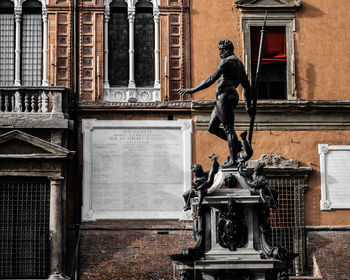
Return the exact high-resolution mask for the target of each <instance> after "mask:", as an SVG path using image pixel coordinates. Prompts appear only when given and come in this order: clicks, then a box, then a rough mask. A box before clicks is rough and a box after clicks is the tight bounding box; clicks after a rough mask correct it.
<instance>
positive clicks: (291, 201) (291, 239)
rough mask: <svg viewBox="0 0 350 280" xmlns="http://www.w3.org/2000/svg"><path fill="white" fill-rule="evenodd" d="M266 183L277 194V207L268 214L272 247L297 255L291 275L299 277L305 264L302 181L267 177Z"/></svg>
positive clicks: (300, 179) (303, 183)
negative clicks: (281, 248)
mask: <svg viewBox="0 0 350 280" xmlns="http://www.w3.org/2000/svg"><path fill="white" fill-rule="evenodd" d="M268 182H269V186H270V187H272V188H274V189H276V190H277V191H278V192H279V195H278V201H277V204H278V207H277V209H276V210H272V211H271V213H270V224H271V243H272V246H281V247H283V248H285V249H287V251H289V252H295V253H298V254H299V256H298V257H297V258H296V259H295V260H294V267H293V269H292V271H291V273H293V274H297V275H300V274H302V273H303V272H304V263H305V232H304V185H305V182H304V179H303V178H288V179H286V178H273V177H269V178H268Z"/></svg>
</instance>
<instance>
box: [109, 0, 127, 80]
mask: <svg viewBox="0 0 350 280" xmlns="http://www.w3.org/2000/svg"><path fill="white" fill-rule="evenodd" d="M113 4H114V5H113V6H112V5H111V13H110V19H109V30H108V49H109V55H108V68H109V69H108V80H109V83H110V85H112V86H125V87H126V86H128V81H129V22H128V14H127V6H126V3H125V2H124V1H119V2H118V1H117V2H113Z"/></svg>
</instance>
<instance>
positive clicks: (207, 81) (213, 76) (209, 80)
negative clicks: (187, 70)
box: [179, 61, 223, 96]
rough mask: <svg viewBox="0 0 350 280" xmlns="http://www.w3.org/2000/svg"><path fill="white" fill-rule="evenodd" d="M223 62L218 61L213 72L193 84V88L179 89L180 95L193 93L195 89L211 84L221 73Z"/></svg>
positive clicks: (204, 87) (198, 89)
mask: <svg viewBox="0 0 350 280" xmlns="http://www.w3.org/2000/svg"><path fill="white" fill-rule="evenodd" d="M222 65H223V62H222V61H220V63H219V65H218V67H217V68H216V69H215V71H214V73H213V74H211V75H210V76H209V77H207V78H206V79H204V80H203V81H201V82H200V83H199V84H198V85H197V86H195V87H194V88H185V89H180V90H179V94H181V95H182V96H185V95H186V93H189V94H192V93H195V92H197V91H200V90H203V89H206V88H208V87H210V86H211V85H212V84H214V83H215V82H216V81H217V80H218V79H219V78H220V76H221V75H222V68H223V66H222Z"/></svg>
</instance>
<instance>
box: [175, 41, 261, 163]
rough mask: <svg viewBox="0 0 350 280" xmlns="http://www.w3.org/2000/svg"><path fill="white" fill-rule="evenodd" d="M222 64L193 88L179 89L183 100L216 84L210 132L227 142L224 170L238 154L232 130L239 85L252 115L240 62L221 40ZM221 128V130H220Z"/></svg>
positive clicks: (248, 93)
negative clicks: (228, 153) (228, 154)
mask: <svg viewBox="0 0 350 280" xmlns="http://www.w3.org/2000/svg"><path fill="white" fill-rule="evenodd" d="M218 48H219V53H220V58H221V61H220V62H219V65H218V66H217V68H216V70H215V71H214V73H213V74H211V75H210V76H209V77H207V78H206V79H204V80H203V81H202V82H200V83H199V84H198V85H197V86H195V87H194V88H189V89H180V90H179V93H180V94H181V95H182V96H185V95H186V94H187V93H188V94H193V93H195V92H197V91H200V90H203V89H206V88H208V87H210V86H211V85H212V84H214V83H215V81H218V87H217V89H216V105H215V108H214V110H213V112H212V114H211V119H210V122H209V128H208V130H209V132H210V133H212V134H215V135H216V136H218V137H220V138H221V139H223V140H225V141H227V143H228V149H229V152H230V159H229V161H228V162H227V163H226V164H225V167H230V166H234V165H235V164H236V158H237V154H238V153H239V152H240V150H241V147H239V144H240V143H239V140H238V137H237V134H236V132H235V130H234V109H235V108H236V106H237V104H238V101H239V96H238V93H237V91H236V88H237V87H238V86H239V85H240V84H241V85H242V86H243V88H244V92H243V93H244V96H245V101H246V110H247V111H248V113H249V114H250V115H253V114H255V112H253V110H252V108H251V99H252V97H251V86H250V83H249V80H248V77H247V74H246V72H245V69H244V66H243V64H242V62H241V61H240V60H239V59H238V58H237V56H236V55H235V54H234V47H233V44H232V42H231V41H230V40H222V41H220V42H219V43H218ZM220 124H222V125H223V127H224V128H221V127H220Z"/></svg>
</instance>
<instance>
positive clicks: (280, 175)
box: [0, 0, 350, 280]
mask: <svg viewBox="0 0 350 280" xmlns="http://www.w3.org/2000/svg"><path fill="white" fill-rule="evenodd" d="M0 8H1V11H0V23H1V24H0V143H1V144H2V145H1V147H0V158H1V160H0V201H2V203H1V205H2V206H3V207H0V208H1V209H0V225H1V234H0V249H1V250H0V278H1V279H23V278H25V279H43V278H45V279H65V277H69V278H71V279H101V280H107V279H174V278H176V277H178V274H177V272H176V271H175V270H174V267H173V266H172V264H171V261H170V258H169V257H168V255H169V254H173V253H179V252H180V251H181V249H182V248H186V247H191V246H192V245H193V241H194V240H193V237H192V224H191V221H188V220H186V218H184V217H182V218H183V219H182V220H179V217H180V213H181V207H182V202H181V201H179V200H177V198H176V197H177V196H178V197H179V198H181V192H182V191H183V190H185V189H188V188H189V187H190V184H191V183H190V181H191V179H190V178H191V177H190V176H191V175H190V166H191V164H192V163H200V164H202V165H203V168H204V169H205V170H207V169H209V164H210V161H209V160H208V156H210V155H211V154H212V153H215V154H217V155H218V156H219V162H220V163H221V164H222V163H223V162H224V160H225V158H226V157H227V155H228V151H227V144H226V143H225V142H224V141H222V140H218V138H216V137H215V136H213V135H212V134H210V133H209V132H208V131H207V129H208V124H209V120H210V114H211V111H212V109H213V108H214V105H215V93H214V86H212V87H210V88H208V89H206V90H203V91H201V92H199V93H196V94H194V95H193V96H187V97H184V98H182V97H181V96H180V95H179V94H178V93H177V92H178V90H179V89H181V88H189V87H193V86H195V85H197V84H198V83H199V82H200V81H201V80H203V79H204V78H206V77H208V76H209V75H210V74H211V73H212V72H213V71H214V70H215V67H216V66H217V64H218V63H219V61H220V58H219V56H218V50H217V42H218V41H220V40H222V39H229V40H231V41H232V42H233V44H234V47H235V54H236V55H237V57H239V58H240V60H241V61H242V62H243V63H244V65H245V67H246V71H247V74H248V77H249V79H250V81H252V82H254V79H255V78H254V77H255V71H256V64H257V53H258V46H259V40H260V28H261V26H262V23H263V19H264V16H265V12H266V11H267V33H266V37H265V50H264V56H263V60H262V73H261V83H260V86H259V90H260V98H259V100H258V103H257V116H256V122H255V130H254V136H253V142H252V143H253V149H254V155H253V158H252V159H253V160H258V159H259V160H260V161H263V162H264V163H265V165H266V174H267V176H268V179H269V184H270V185H271V186H273V187H274V188H276V189H278V190H279V192H280V197H279V204H280V206H279V208H278V209H277V210H276V211H274V212H273V213H272V217H271V221H270V222H271V225H272V242H273V243H274V244H276V245H282V246H284V247H287V248H288V250H290V251H292V250H293V251H295V252H297V253H299V256H298V258H297V259H296V260H295V262H294V267H293V269H292V270H291V271H290V272H291V274H293V275H294V276H295V279H303V276H309V277H313V278H312V279H347V278H348V276H347V274H348V271H349V270H350V265H349V261H348V255H349V251H350V239H349V226H350V218H349V217H350V216H349V208H350V204H349V203H348V202H347V199H348V198H349V190H348V189H347V185H346V184H345V183H344V182H346V180H347V177H346V176H347V172H346V168H347V167H349V162H350V159H349V156H348V150H349V145H350V140H349V139H350V119H349V107H350V101H349V92H350V88H349V84H350V80H349V79H350V78H349V75H348V73H347V72H348V71H349V59H350V58H349V57H350V56H349V50H350V42H349V40H348V38H347V36H348V35H347V34H348V33H349V31H350V30H349V24H348V22H349V13H348V10H349V8H350V7H349V3H348V1H346V0H340V1H326V0H322V1H320V0H302V1H300V0H240V1H231V0H219V1H215V2H213V1H210V0H200V1H199V0H138V1H136V0H4V1H1V3H0ZM238 92H239V95H240V99H241V101H240V102H239V104H238V106H237V108H236V110H235V118H236V122H235V129H236V130H237V134H238V135H239V133H240V132H241V131H244V130H247V129H248V127H249V117H248V114H247V113H246V112H245V109H244V100H243V94H242V89H241V87H239V88H238ZM169 135H170V136H169ZM107 138H108V139H107ZM146 138H147V139H149V141H148V140H147V141H148V142H147V141H146V140H145V139H146ZM106 139H107V140H108V141H107V140H106ZM120 143H122V144H120ZM135 143H136V144H135ZM179 143H180V144H179ZM172 145H173V146H172ZM116 150H117V151H116ZM174 151H177V152H176V153H175V152H174ZM146 152H151V154H150V155H151V156H154V155H157V156H155V159H154V161H153V159H152V160H150V159H149V158H147V157H145V156H144V154H143V153H146ZM173 152H174V154H173ZM141 155H142V156H141ZM117 159H118V160H117ZM119 159H120V160H119ZM160 159H161V160H160ZM142 162H146V163H147V164H146V165H142ZM175 166H176V167H178V166H180V167H181V168H179V169H178V168H175ZM140 170H141V171H142V170H147V174H146V173H145V174H144V175H142V176H141V175H139V172H140ZM333 176H335V177H333ZM179 177H181V178H182V179H181V180H180V179H178V178H179ZM110 180H112V181H110ZM142 180H144V181H145V182H143V181H142ZM147 180H151V182H148V181H147ZM146 181H147V182H146ZM152 183H153V184H152ZM183 186H184V187H183ZM108 196H110V197H108ZM167 209H168V211H167ZM177 209H178V210H177ZM308 279H310V278H308Z"/></svg>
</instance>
